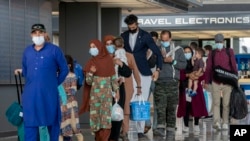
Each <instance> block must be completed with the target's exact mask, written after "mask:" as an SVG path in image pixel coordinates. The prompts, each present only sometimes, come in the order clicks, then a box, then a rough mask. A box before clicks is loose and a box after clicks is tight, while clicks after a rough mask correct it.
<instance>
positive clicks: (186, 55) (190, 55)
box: [185, 52, 192, 60]
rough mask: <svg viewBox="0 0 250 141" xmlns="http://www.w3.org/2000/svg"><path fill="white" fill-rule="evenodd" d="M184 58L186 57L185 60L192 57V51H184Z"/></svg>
mask: <svg viewBox="0 0 250 141" xmlns="http://www.w3.org/2000/svg"><path fill="white" fill-rule="evenodd" d="M185 58H186V59H187V60H190V59H191V58H192V53H191V52H189V53H185Z"/></svg>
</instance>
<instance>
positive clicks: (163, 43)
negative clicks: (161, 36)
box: [161, 41, 170, 47]
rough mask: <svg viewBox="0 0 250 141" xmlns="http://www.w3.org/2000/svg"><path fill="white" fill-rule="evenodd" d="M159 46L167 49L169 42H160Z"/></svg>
mask: <svg viewBox="0 0 250 141" xmlns="http://www.w3.org/2000/svg"><path fill="white" fill-rule="evenodd" d="M161 45H162V46H163V47H169V46H170V42H168V41H161Z"/></svg>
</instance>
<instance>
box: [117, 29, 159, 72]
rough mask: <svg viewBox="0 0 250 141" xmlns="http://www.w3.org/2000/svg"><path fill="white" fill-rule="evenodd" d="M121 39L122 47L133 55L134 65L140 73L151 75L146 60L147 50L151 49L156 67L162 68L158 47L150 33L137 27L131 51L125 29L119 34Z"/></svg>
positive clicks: (127, 32)
mask: <svg viewBox="0 0 250 141" xmlns="http://www.w3.org/2000/svg"><path fill="white" fill-rule="evenodd" d="M121 36H122V38H123V40H124V49H125V50H126V51H127V52H130V53H132V54H133V55H134V57H135V62H136V65H137V67H138V69H139V71H140V73H141V74H142V75H145V76H149V75H152V72H151V69H150V67H149V65H148V62H147V56H146V54H147V50H148V49H151V50H152V51H153V53H154V54H155V55H156V56H157V62H156V67H157V68H159V69H161V68H162V62H163V61H162V55H161V51H160V49H159V48H158V47H157V46H156V44H155V42H154V40H153V38H152V37H151V35H150V34H149V33H148V32H146V31H144V30H142V29H139V33H138V35H137V39H136V43H135V47H134V50H133V51H132V49H131V47H130V45H129V31H125V32H124V33H122V34H121Z"/></svg>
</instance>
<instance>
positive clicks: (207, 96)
mask: <svg viewBox="0 0 250 141" xmlns="http://www.w3.org/2000/svg"><path fill="white" fill-rule="evenodd" d="M203 93H204V98H205V103H206V108H207V112H208V113H210V112H211V110H212V95H211V93H210V92H209V91H207V90H205V89H203Z"/></svg>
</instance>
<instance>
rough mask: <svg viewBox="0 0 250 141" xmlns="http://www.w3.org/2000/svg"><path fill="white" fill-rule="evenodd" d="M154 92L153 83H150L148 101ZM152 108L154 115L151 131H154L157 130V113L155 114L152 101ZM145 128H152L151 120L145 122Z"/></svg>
mask: <svg viewBox="0 0 250 141" xmlns="http://www.w3.org/2000/svg"><path fill="white" fill-rule="evenodd" d="M154 90H155V82H154V81H151V85H150V90H149V95H148V100H149V97H150V95H151V93H154ZM153 107H154V115H153V130H154V129H156V128H157V112H156V106H155V101H154V100H153ZM145 126H146V127H151V126H152V124H151V120H147V121H146V122H145Z"/></svg>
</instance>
